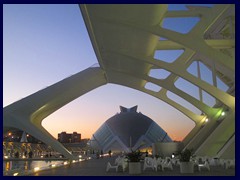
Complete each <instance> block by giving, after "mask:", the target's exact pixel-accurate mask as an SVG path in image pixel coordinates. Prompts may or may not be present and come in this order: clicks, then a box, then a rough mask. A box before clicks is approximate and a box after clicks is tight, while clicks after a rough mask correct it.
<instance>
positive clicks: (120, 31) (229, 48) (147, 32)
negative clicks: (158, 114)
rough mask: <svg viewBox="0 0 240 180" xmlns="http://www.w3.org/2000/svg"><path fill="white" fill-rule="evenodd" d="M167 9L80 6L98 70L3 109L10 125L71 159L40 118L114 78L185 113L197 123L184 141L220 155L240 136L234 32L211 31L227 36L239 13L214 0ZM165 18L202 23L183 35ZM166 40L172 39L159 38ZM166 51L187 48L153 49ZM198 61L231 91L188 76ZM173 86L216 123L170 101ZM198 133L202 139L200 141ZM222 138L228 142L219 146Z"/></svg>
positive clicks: (91, 69)
mask: <svg viewBox="0 0 240 180" xmlns="http://www.w3.org/2000/svg"><path fill="white" fill-rule="evenodd" d="M167 7H168V6H167V5H166V4H164V5H155V4H151V5H93V4H91V5H80V9H81V12H82V15H83V18H84V20H85V23H86V26H87V29H88V33H89V35H90V38H91V41H92V44H93V47H94V50H95V53H96V55H97V58H98V61H99V64H100V68H89V69H86V70H84V71H82V72H80V73H78V74H76V75H74V76H71V77H69V78H66V79H65V80H63V81H60V82H58V83H56V84H54V85H52V86H50V87H48V88H46V89H44V90H41V91H39V92H36V93H34V94H33V95H30V96H28V97H26V98H24V99H22V100H20V101H18V102H16V103H13V104H11V105H9V106H7V107H5V108H4V126H5V127H8V126H10V127H17V128H20V129H22V130H24V131H27V132H29V133H30V134H32V135H33V136H35V137H36V138H38V139H40V140H42V141H43V142H45V143H47V144H51V146H52V147H53V148H55V149H56V150H59V151H60V152H61V153H63V154H64V155H66V157H68V158H72V156H71V154H70V153H69V152H67V151H66V149H64V148H63V146H61V144H60V143H58V142H55V140H54V138H53V137H51V135H50V134H49V133H48V132H47V131H46V130H45V129H44V128H43V127H42V126H41V122H42V120H43V119H44V118H45V117H47V116H48V115H50V114H51V113H53V112H54V111H56V110H57V109H59V108H60V107H62V106H64V105H65V104H67V103H68V102H70V101H72V100H74V99H76V98H77V97H79V96H81V95H83V94H84V93H86V92H88V91H90V90H92V89H94V88H96V87H99V86H101V85H103V84H106V83H116V84H120V85H124V86H128V87H131V88H134V89H137V90H140V91H142V92H145V93H148V94H150V95H152V96H155V97H157V98H159V99H161V100H163V101H165V102H166V103H168V104H170V105H172V106H173V107H174V108H176V109H178V110H179V111H181V112H183V113H184V114H185V115H186V116H188V117H189V118H191V119H192V120H193V121H194V122H195V123H196V127H195V128H194V129H193V130H192V131H191V133H190V134H189V135H188V136H187V137H186V138H185V140H184V141H185V144H186V146H188V147H193V148H197V147H199V146H200V145H201V147H200V148H198V149H197V150H196V152H199V153H200V154H201V153H202V154H209V155H216V154H217V153H218V152H220V150H222V147H223V146H225V145H226V143H225V142H228V141H229V138H230V137H232V135H233V134H235V129H234V127H235V126H234V125H235V95H234V94H235V58H234V57H235V55H234V49H235V40H234V38H233V36H228V35H226V37H223V36H222V37H221V38H219V37H217V38H214V36H213V35H216V34H221V33H226V34H229V32H228V31H229V29H232V30H233V29H234V25H235V24H234V23H235V22H234V23H228V21H226V18H229V17H235V7H234V5H228V4H225V5H214V6H213V8H202V7H189V10H187V11H167ZM167 17H199V18H200V21H199V22H198V23H197V24H196V25H195V26H194V28H193V29H192V30H191V31H190V32H189V33H187V34H181V33H178V32H175V31H173V30H168V29H165V28H163V27H161V25H162V22H163V20H164V18H167ZM233 19H234V18H233ZM231 22H232V21H231ZM229 26H230V27H229ZM223 29H224V32H223ZM231 33H235V32H230V34H231ZM160 37H164V38H166V39H167V40H160ZM209 37H211V38H210V39H209ZM196 42H197V43H196ZM164 49H170V50H171V49H182V50H184V52H183V54H182V55H181V56H179V57H178V58H177V59H176V60H175V61H174V62H173V63H166V62H164V61H161V60H156V59H154V57H153V56H154V52H155V51H156V50H164ZM196 58H197V60H199V61H201V62H202V63H204V64H205V65H206V66H207V67H209V68H210V69H211V70H212V72H213V74H214V75H218V77H219V78H220V79H221V80H222V81H223V82H225V83H226V84H227V85H228V86H229V87H230V89H231V90H232V91H231V92H230V91H229V92H224V91H222V90H220V89H218V88H217V87H215V86H213V85H210V84H208V83H206V82H205V81H203V80H201V79H200V78H198V77H196V76H193V75H192V74H190V73H188V72H187V70H186V69H187V67H188V66H189V65H190V64H191V63H192V62H193V61H194V60H196ZM151 69H165V70H167V71H169V72H170V73H171V74H170V75H169V76H168V77H167V78H166V79H161V80H159V79H156V78H152V77H150V76H149V72H150V70H151ZM179 77H181V78H183V79H185V80H187V81H189V82H190V83H192V84H194V85H196V86H198V87H199V89H201V90H204V91H206V92H207V93H209V94H210V95H212V96H213V97H215V98H216V99H217V100H218V101H219V102H220V103H218V106H219V107H217V106H216V107H209V106H208V105H206V104H204V103H203V102H202V101H201V100H198V99H195V98H193V97H192V96H190V95H188V94H187V93H185V92H184V91H182V90H180V89H178V88H176V87H175V85H174V82H175V81H176V80H177V79H178V78H179ZM77 82H78V83H77ZM147 82H151V83H153V84H156V85H158V86H161V87H162V89H161V90H160V91H158V92H154V91H151V90H148V89H146V88H145V85H146V83H147ZM167 91H171V92H173V93H175V94H177V95H178V96H180V97H182V98H183V99H185V100H187V101H188V102H189V103H191V104H192V105H194V106H196V107H197V108H198V109H199V110H201V111H202V112H204V113H205V115H207V117H209V118H211V119H212V121H211V123H209V124H207V125H205V127H204V129H202V128H201V127H203V126H202V125H203V124H204V119H205V118H206V116H204V115H197V114H195V113H193V112H191V111H190V110H189V109H186V108H185V107H183V106H182V105H180V104H178V103H176V102H175V101H173V100H171V99H169V98H168V97H167V95H166V93H167ZM220 106H221V107H220ZM226 108H227V109H228V110H229V112H228V113H229V114H228V117H227V118H225V119H224V122H226V119H228V123H230V124H231V125H230V124H227V123H225V124H226V126H228V128H226V127H225V128H224V126H223V123H222V124H221V126H217V125H216V123H214V122H216V120H217V119H218V118H219V113H220V112H221V111H222V109H226ZM224 129H228V132H227V133H222V134H224V136H221V137H220V136H219V135H220V133H221V131H224ZM210 134H211V136H209V135H210ZM195 137H198V140H197V141H196V140H194V139H196V138H195ZM218 137H219V138H221V141H222V143H220V144H218V146H217V147H216V148H215V142H216V141H218V140H219V138H218ZM231 142H234V143H235V141H231ZM209 146H211V147H213V148H212V149H211V151H208V150H207V148H206V147H209ZM229 147H232V145H231V144H230V145H229ZM225 149H227V147H226V148H225ZM208 152H209V153H208ZM221 153H222V152H221ZM222 154H223V153H222Z"/></svg>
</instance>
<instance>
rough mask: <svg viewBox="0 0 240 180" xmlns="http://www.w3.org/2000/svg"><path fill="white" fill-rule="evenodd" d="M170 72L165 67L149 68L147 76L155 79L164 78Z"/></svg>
mask: <svg viewBox="0 0 240 180" xmlns="http://www.w3.org/2000/svg"><path fill="white" fill-rule="evenodd" d="M170 74H171V73H170V72H169V71H166V70H165V69H151V70H150V72H149V76H150V77H152V78H155V79H166V78H167V77H168V76H169V75H170Z"/></svg>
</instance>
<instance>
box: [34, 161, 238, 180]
mask: <svg viewBox="0 0 240 180" xmlns="http://www.w3.org/2000/svg"><path fill="white" fill-rule="evenodd" d="M115 159H116V156H115V157H111V158H109V157H105V158H103V159H91V160H88V161H82V162H79V163H73V164H71V165H67V166H62V167H59V168H54V169H49V170H44V171H40V172H36V173H34V174H31V176H133V175H130V174H129V173H128V171H126V172H122V170H121V169H119V171H118V172H116V171H115V170H114V169H110V171H109V172H106V167H107V163H108V162H110V163H111V164H114V161H115ZM142 167H143V163H142ZM137 176H235V169H227V170H226V169H224V168H223V167H216V166H211V170H210V171H207V170H203V171H201V172H199V171H197V169H195V172H194V174H181V173H180V167H179V166H174V167H173V171H171V170H165V171H161V170H159V171H157V172H156V171H153V170H151V169H146V170H145V171H142V173H141V174H140V175H137Z"/></svg>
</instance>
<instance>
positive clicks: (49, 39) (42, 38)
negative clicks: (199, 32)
mask: <svg viewBox="0 0 240 180" xmlns="http://www.w3.org/2000/svg"><path fill="white" fill-rule="evenodd" d="M206 6H211V5H206ZM184 8H185V7H184V5H170V6H169V9H171V10H174V9H179V10H181V9H184ZM190 21H191V20H190ZM190 21H189V23H190ZM166 22H167V21H166ZM164 25H165V26H166V27H167V26H169V27H171V26H172V24H171V23H165V24H164ZM175 26H176V24H175ZM181 28H184V27H181ZM182 30H184V29H182ZM96 63H98V61H97V58H96V55H95V53H94V50H93V48H92V45H91V42H90V39H89V36H88V32H87V30H86V27H85V24H84V21H83V19H82V15H81V12H80V9H79V7H78V5H76V4H61V5H60V4H54V5H51V4H47V5H43V4H38V5H37V4H31V5H30V4H17V5H14V4H4V5H3V107H5V106H7V105H10V104H11V103H14V102H15V101H17V100H19V99H21V98H24V97H26V96H28V95H30V94H32V93H35V92H36V91H39V90H40V89H43V88H45V87H47V86H49V85H52V84H54V83H56V82H58V81H60V80H62V79H65V78H66V77H68V76H70V75H72V74H75V73H78V72H80V71H82V70H84V69H86V68H88V67H90V66H92V65H93V64H96ZM194 68H195V65H192V66H191V67H190V68H189V71H192V69H194ZM203 70H204V73H203V78H206V81H207V80H208V79H209V76H210V75H209V72H208V71H207V70H206V68H205V69H204V67H203ZM204 76H206V77H204ZM209 83H211V82H209ZM220 83H221V82H219V84H220ZM176 85H178V86H179V88H183V89H184V88H185V89H186V90H187V92H188V93H190V94H192V95H193V96H195V97H198V89H196V88H195V89H194V88H192V87H190V86H188V84H187V83H185V82H184V81H183V80H181V79H179V81H177V82H176ZM223 86H224V85H223ZM189 87H190V88H189ZM223 88H224V87H223ZM168 95H169V97H172V98H174V99H177V98H178V97H176V96H174V95H171V94H168ZM209 99H210V101H211V102H208V103H210V104H211V105H213V100H211V98H208V96H207V95H206V98H205V100H207V101H209ZM180 102H181V103H182V104H185V105H186V106H187V107H190V106H189V104H186V103H185V102H183V101H181V100H180ZM135 105H138V111H140V112H141V113H142V114H144V115H146V116H149V117H150V118H151V119H153V120H154V121H155V122H156V123H157V124H159V125H160V126H161V127H162V128H163V129H164V130H165V131H166V132H167V133H168V135H169V136H170V137H171V138H172V139H173V140H182V139H183V138H184V137H185V136H186V135H187V134H188V133H189V132H190V131H191V129H192V128H193V127H194V122H193V121H192V120H190V119H189V118H188V117H186V116H185V115H184V114H182V113H181V112H179V111H178V110H176V109H175V108H173V107H171V106H170V105H168V104H167V103H165V102H162V101H160V100H159V99H157V98H155V97H152V96H150V95H148V94H145V93H142V92H140V91H137V90H134V89H131V88H128V87H123V86H120V85H115V84H107V85H104V86H101V87H98V88H96V89H95V90H93V91H91V92H88V93H86V94H85V95H83V96H81V97H79V98H77V99H76V100H74V101H72V102H70V103H69V104H67V105H66V106H64V107H62V108H60V109H59V110H58V111H56V112H54V113H53V114H51V115H50V116H48V117H47V118H46V119H44V120H43V122H42V124H43V126H44V127H45V128H46V129H47V130H48V131H49V133H51V134H52V136H54V137H55V138H57V135H58V133H59V132H62V131H65V132H75V131H76V132H78V133H81V135H82V139H84V138H90V137H91V136H92V134H93V133H94V132H95V131H96V130H97V129H98V128H99V127H100V126H101V125H102V124H103V123H104V122H105V121H106V120H107V119H109V118H111V117H112V116H114V115H115V114H116V113H117V112H119V106H124V107H133V106H135ZM190 109H192V110H193V111H194V112H196V113H198V114H200V113H201V112H199V111H195V110H194V109H193V108H192V106H191V107H190Z"/></svg>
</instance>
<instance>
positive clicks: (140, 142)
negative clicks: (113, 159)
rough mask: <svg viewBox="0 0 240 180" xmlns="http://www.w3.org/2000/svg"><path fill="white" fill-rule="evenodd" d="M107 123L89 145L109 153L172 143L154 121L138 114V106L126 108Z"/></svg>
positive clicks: (121, 108) (95, 134)
mask: <svg viewBox="0 0 240 180" xmlns="http://www.w3.org/2000/svg"><path fill="white" fill-rule="evenodd" d="M120 110H121V112H120V113H118V114H116V115H115V116H113V117H111V118H109V119H108V120H107V121H105V122H104V123H103V124H102V126H101V127H100V128H99V129H98V130H97V131H96V132H95V133H94V134H93V136H92V138H91V140H90V142H89V145H90V146H91V147H92V148H93V149H97V150H103V151H104V152H107V151H108V150H110V149H111V150H112V151H125V152H129V151H130V150H131V149H132V150H136V149H141V148H144V147H149V146H151V145H152V143H155V142H172V139H171V138H170V137H169V136H168V135H167V133H166V132H165V131H164V130H163V129H162V128H161V127H160V126H159V125H158V124H156V123H155V122H154V121H153V120H152V119H150V118H149V117H147V116H145V115H144V114H142V113H140V112H137V106H134V107H132V108H125V107H122V106H120Z"/></svg>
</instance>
